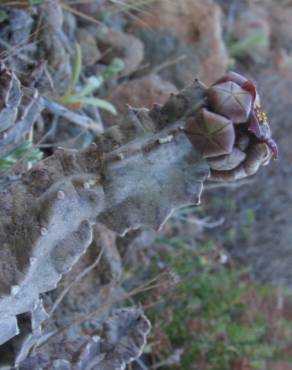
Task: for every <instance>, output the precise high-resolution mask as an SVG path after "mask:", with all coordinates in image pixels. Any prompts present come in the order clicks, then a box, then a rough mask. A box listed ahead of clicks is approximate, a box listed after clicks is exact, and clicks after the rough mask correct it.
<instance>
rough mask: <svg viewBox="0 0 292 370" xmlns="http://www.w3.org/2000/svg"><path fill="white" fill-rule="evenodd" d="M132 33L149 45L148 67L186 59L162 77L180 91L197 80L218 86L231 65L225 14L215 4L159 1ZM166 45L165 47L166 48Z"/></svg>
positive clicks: (167, 70)
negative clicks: (224, 33)
mask: <svg viewBox="0 0 292 370" xmlns="http://www.w3.org/2000/svg"><path fill="white" fill-rule="evenodd" d="M153 7H154V8H153V12H154V11H155V17H154V16H153V12H151V8H150V11H149V12H147V13H145V15H144V16H142V22H143V24H145V26H141V24H142V22H139V23H138V22H136V23H134V24H133V25H132V30H133V32H134V33H135V34H137V35H138V36H139V38H141V40H142V41H143V42H144V45H145V60H144V61H145V63H149V64H150V65H151V66H154V65H159V64H162V63H165V62H166V61H168V60H175V59H176V58H179V57H181V56H182V55H185V59H184V60H183V61H179V62H178V63H176V64H174V65H172V66H170V67H168V68H165V69H164V70H163V72H162V73H161V75H162V76H163V77H164V78H166V79H168V80H170V81H171V82H173V83H175V84H176V85H177V86H178V87H182V86H183V85H186V84H189V83H190V81H191V80H192V79H194V78H195V77H197V78H199V79H202V80H203V81H204V82H205V83H207V84H210V83H212V82H214V80H216V79H217V78H218V77H219V76H220V75H222V74H223V73H224V72H225V70H226V68H227V65H228V54H227V51H226V48H225V45H224V41H223V38H222V26H221V10H220V8H219V6H217V5H216V4H215V3H214V1H213V0H207V1H204V2H202V1H198V0H182V1H179V2H178V1H176V2H175V1H168V0H159V1H156V2H155V4H154V5H153ZM162 45H163V47H162Z"/></svg>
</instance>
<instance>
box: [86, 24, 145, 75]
mask: <svg viewBox="0 0 292 370" xmlns="http://www.w3.org/2000/svg"><path fill="white" fill-rule="evenodd" d="M90 31H91V33H92V34H93V35H94V37H95V38H96V39H97V41H98V46H99V48H100V50H101V51H102V52H104V56H103V58H102V61H103V62H104V63H106V64H110V62H111V61H112V60H113V59H114V58H120V59H122V60H123V62H124V64H125V67H124V69H123V71H122V73H123V75H129V74H131V73H132V72H134V71H136V70H137V68H138V67H139V65H140V64H141V62H142V60H143V57H144V45H143V43H142V42H141V40H140V39H139V38H137V37H135V36H133V35H129V34H127V33H124V32H120V31H113V30H111V29H104V28H97V27H90Z"/></svg>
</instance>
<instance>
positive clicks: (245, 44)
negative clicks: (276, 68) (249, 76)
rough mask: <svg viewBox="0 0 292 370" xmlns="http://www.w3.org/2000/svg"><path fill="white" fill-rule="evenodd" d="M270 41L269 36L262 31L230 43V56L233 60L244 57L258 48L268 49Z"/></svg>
mask: <svg viewBox="0 0 292 370" xmlns="http://www.w3.org/2000/svg"><path fill="white" fill-rule="evenodd" d="M268 45H269V39H268V37H267V35H266V34H265V33H263V32H261V31H259V32H256V33H253V34H251V35H248V36H247V37H245V38H244V39H243V40H240V41H232V40H231V41H230V42H229V43H228V50H229V54H230V56H231V57H233V58H238V57H242V56H243V55H245V54H246V52H247V51H249V50H250V49H253V48H254V47H257V48H264V49H265V48H267V47H268Z"/></svg>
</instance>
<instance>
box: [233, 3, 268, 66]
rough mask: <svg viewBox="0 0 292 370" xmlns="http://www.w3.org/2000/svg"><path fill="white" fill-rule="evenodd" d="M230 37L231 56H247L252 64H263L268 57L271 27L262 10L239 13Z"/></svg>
mask: <svg viewBox="0 0 292 370" xmlns="http://www.w3.org/2000/svg"><path fill="white" fill-rule="evenodd" d="M231 36H232V37H233V38H234V39H235V42H234V43H232V44H231V46H230V49H229V50H230V53H231V55H232V56H234V57H237V56H248V57H249V58H251V59H252V61H253V62H254V63H264V62H266V61H267V58H268V57H269V49H270V36H271V27H270V23H269V19H268V17H267V16H266V15H265V12H264V11H262V9H257V8H255V9H250V10H246V11H245V12H242V13H239V17H238V18H237V20H236V22H235V23H234V29H233V31H232V33H231Z"/></svg>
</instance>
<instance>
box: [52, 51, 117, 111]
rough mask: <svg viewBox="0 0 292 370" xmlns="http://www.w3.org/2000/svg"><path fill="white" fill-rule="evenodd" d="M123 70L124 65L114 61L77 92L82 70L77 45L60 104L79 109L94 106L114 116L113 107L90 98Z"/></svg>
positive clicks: (101, 100)
mask: <svg viewBox="0 0 292 370" xmlns="http://www.w3.org/2000/svg"><path fill="white" fill-rule="evenodd" d="M123 68H124V63H123V62H122V60H120V59H114V60H113V61H112V63H111V64H110V65H109V66H108V67H107V68H106V69H105V71H104V72H103V73H102V74H101V75H100V76H98V77H94V76H92V77H91V78H89V79H88V80H87V82H86V84H85V85H84V86H82V87H81V88H80V89H78V90H77V83H78V81H79V79H80V74H81V70H82V52H81V48H80V46H79V45H78V44H77V45H76V48H75V52H74V55H73V59H72V78H71V82H70V84H69V86H68V89H67V91H66V93H65V94H64V95H63V96H62V97H61V98H59V101H60V103H62V104H64V105H69V106H71V107H73V108H74V107H77V108H80V107H81V106H83V105H94V106H96V107H98V108H101V109H104V110H106V111H108V112H110V113H112V114H116V113H117V111H116V109H115V107H114V106H113V105H112V104H111V103H109V102H108V101H106V100H104V99H99V98H96V97H95V96H92V93H93V92H94V91H95V90H97V89H98V88H100V87H101V85H102V84H103V83H104V82H105V81H106V80H108V79H110V78H112V77H114V76H116V75H117V74H118V73H119V72H120V71H121V70H122V69H123Z"/></svg>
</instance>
